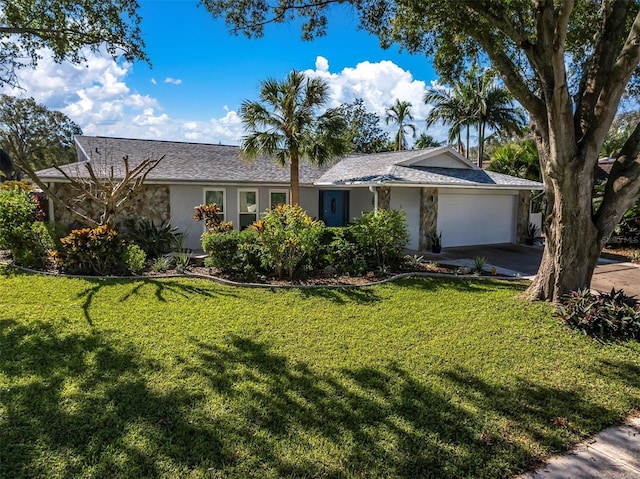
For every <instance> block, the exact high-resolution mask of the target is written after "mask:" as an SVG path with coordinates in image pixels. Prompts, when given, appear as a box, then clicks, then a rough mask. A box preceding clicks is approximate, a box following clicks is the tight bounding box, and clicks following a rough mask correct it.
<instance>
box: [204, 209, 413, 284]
mask: <svg viewBox="0 0 640 479" xmlns="http://www.w3.org/2000/svg"><path fill="white" fill-rule="evenodd" d="M407 241H408V233H407V222H406V217H405V214H404V213H400V212H397V211H392V210H379V211H378V212H376V213H373V212H372V213H365V214H364V215H363V216H362V218H360V219H358V220H355V222H354V223H353V224H352V225H349V226H346V227H344V228H327V227H325V226H324V224H323V223H322V222H320V221H314V220H312V219H311V217H310V216H309V215H308V214H307V213H306V212H305V211H304V210H303V209H302V208H301V207H299V206H289V205H281V206H277V207H276V208H273V209H271V210H268V211H267V212H265V213H264V215H263V216H262V218H261V219H259V220H258V221H256V222H255V223H253V224H252V225H251V226H250V227H249V229H248V230H245V231H227V232H219V231H217V230H216V229H210V230H209V231H207V232H206V233H204V234H203V235H202V249H203V250H204V251H205V252H207V253H208V254H209V257H208V258H207V260H206V265H207V266H210V267H214V268H216V269H218V270H219V271H221V272H222V273H224V274H238V273H240V274H241V275H242V276H243V277H245V278H248V277H253V276H255V275H256V274H257V273H265V274H275V275H277V276H278V277H283V276H285V275H286V276H287V277H288V278H289V279H292V278H294V277H297V276H299V275H300V274H302V273H303V272H305V271H306V272H310V271H319V270H322V269H323V268H325V267H326V266H332V267H334V268H335V269H336V270H337V272H338V273H340V274H348V275H349V274H356V275H358V274H363V273H365V272H367V271H373V270H380V269H386V268H389V267H393V266H395V265H397V264H398V263H399V262H400V261H401V259H402V253H403V249H404V247H405V246H406V244H407Z"/></svg>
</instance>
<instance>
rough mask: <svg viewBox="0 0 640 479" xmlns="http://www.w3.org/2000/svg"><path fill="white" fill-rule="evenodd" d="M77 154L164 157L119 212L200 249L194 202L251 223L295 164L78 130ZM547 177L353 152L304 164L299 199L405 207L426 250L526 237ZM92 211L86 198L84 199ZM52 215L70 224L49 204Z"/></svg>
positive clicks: (285, 184)
mask: <svg viewBox="0 0 640 479" xmlns="http://www.w3.org/2000/svg"><path fill="white" fill-rule="evenodd" d="M75 141H76V146H77V151H78V162H77V163H73V164H70V165H66V166H63V167H62V169H63V170H64V171H65V172H66V174H67V175H69V176H72V177H73V176H85V177H86V176H87V172H86V168H85V167H84V166H83V165H84V164H85V163H86V162H91V163H92V165H93V167H94V169H95V170H96V171H103V172H107V171H111V169H112V168H114V169H115V171H116V176H117V171H118V168H122V157H123V156H125V155H127V156H128V157H129V160H130V163H131V165H135V164H137V163H139V162H140V161H143V160H144V159H145V158H149V157H151V158H159V157H161V156H163V155H164V159H163V160H162V161H161V162H160V164H159V165H158V166H157V167H156V168H155V169H154V170H152V171H151V172H150V173H149V175H148V176H147V179H146V182H145V185H144V187H143V190H142V191H141V192H140V193H139V194H138V195H137V196H136V197H135V198H133V200H132V201H131V202H130V204H129V206H128V207H127V209H126V210H125V212H124V213H123V216H134V217H138V218H145V219H150V220H154V221H157V222H159V221H161V220H164V219H170V220H171V224H172V225H173V226H175V227H177V228H178V229H179V230H180V231H183V232H184V233H185V235H186V236H185V244H184V246H186V247H190V248H194V249H197V248H199V247H200V235H201V234H202V232H203V230H204V229H203V228H204V227H203V225H202V224H201V223H198V222H196V221H195V220H194V219H193V212H194V207H196V206H198V205H200V204H202V203H209V202H215V203H217V204H218V205H219V206H220V208H221V210H222V215H223V217H224V219H225V220H227V221H232V222H233V224H234V225H235V227H236V228H238V227H246V226H248V225H249V224H251V223H252V222H253V221H255V220H256V219H257V218H258V217H259V215H260V212H262V211H264V210H266V209H268V208H270V207H272V206H274V205H276V204H280V203H284V202H288V200H289V170H288V168H281V167H279V166H277V165H276V163H275V162H274V161H273V159H271V158H267V157H260V158H258V159H257V160H255V161H253V162H247V161H245V160H243V159H242V158H241V157H240V149H239V147H236V146H226V145H211V144H201V143H184V142H171V141H157V140H136V139H125V138H107V137H91V136H77V137H76V139H75ZM38 174H39V176H40V178H41V179H42V180H43V181H44V182H46V183H48V184H49V185H50V186H51V187H52V188H53V189H54V191H56V194H58V195H59V196H60V197H65V196H69V195H70V194H71V192H70V191H69V189H70V188H69V184H68V181H67V180H66V179H65V177H64V176H63V175H62V174H61V173H60V172H59V171H57V170H56V169H53V168H49V169H47V170H42V171H40V172H38ZM542 188H543V185H542V184H541V183H537V182H534V181H529V180H525V179H521V178H515V177H512V176H507V175H502V174H499V173H492V172H489V171H485V170H482V169H480V168H478V167H477V166H475V165H474V164H473V163H471V162H470V161H468V160H467V159H466V158H464V157H463V156H461V155H460V154H458V153H457V152H456V151H455V150H453V149H451V148H449V147H438V148H429V149H424V150H407V151H399V152H389V153H377V154H367V155H350V156H347V157H344V158H340V159H337V160H336V162H335V163H333V164H332V165H326V166H324V167H317V166H312V165H309V164H307V163H306V162H302V164H301V166H300V204H301V206H302V207H303V208H305V209H306V211H307V212H308V213H309V214H310V215H311V216H313V217H316V218H318V219H320V220H323V221H324V222H325V223H326V224H327V225H330V226H341V225H345V224H347V223H348V222H349V221H350V220H351V219H353V218H354V217H357V216H359V215H360V214H362V213H363V212H366V211H372V210H374V209H375V208H392V209H398V210H400V209H402V210H404V211H405V212H406V214H407V222H408V226H409V233H410V243H409V245H408V246H409V248H411V249H416V250H418V249H427V248H429V247H430V235H431V234H432V233H440V232H442V244H443V246H444V247H452V246H463V245H479V244H495V243H511V242H522V241H524V237H525V235H526V229H527V226H528V224H529V205H530V196H531V191H532V190H541V189H542ZM78 207H82V208H84V209H85V211H88V212H89V213H90V212H91V206H90V205H88V204H87V205H78ZM50 208H51V211H50V212H49V214H50V217H51V218H54V219H55V220H57V221H61V222H64V223H72V221H71V218H70V217H69V215H68V214H67V213H66V212H65V211H64V210H62V209H60V208H56V206H55V205H54V204H53V202H50Z"/></svg>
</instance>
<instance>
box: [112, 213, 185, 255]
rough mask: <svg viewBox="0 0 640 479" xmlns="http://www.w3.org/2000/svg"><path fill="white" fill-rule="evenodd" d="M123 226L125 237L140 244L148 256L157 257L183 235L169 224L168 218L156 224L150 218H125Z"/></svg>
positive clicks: (167, 250) (171, 247)
mask: <svg viewBox="0 0 640 479" xmlns="http://www.w3.org/2000/svg"><path fill="white" fill-rule="evenodd" d="M124 227H125V228H126V231H127V238H128V239H129V240H131V241H133V242H134V243H136V244H137V245H138V246H140V248H142V249H143V250H144V252H145V253H146V255H147V257H148V258H157V257H159V256H162V255H164V254H167V253H169V252H170V251H171V250H172V249H173V248H174V247H175V246H176V245H177V244H179V243H180V241H181V239H182V237H183V236H184V233H180V232H179V231H178V228H176V227H173V226H171V222H170V221H169V220H162V222H160V224H159V225H156V224H155V223H154V222H153V221H151V220H141V221H136V220H134V219H127V220H125V222H124Z"/></svg>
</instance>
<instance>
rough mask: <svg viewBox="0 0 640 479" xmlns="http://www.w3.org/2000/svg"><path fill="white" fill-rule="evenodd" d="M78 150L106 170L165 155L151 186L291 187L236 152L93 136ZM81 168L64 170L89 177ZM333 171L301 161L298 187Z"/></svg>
mask: <svg viewBox="0 0 640 479" xmlns="http://www.w3.org/2000/svg"><path fill="white" fill-rule="evenodd" d="M76 144H77V146H78V150H79V157H80V158H82V157H85V158H86V157H88V158H89V159H90V161H92V162H95V163H97V162H98V161H100V162H102V161H105V162H106V164H107V165H110V164H113V165H116V166H120V165H122V157H123V156H124V155H128V157H129V164H130V165H131V166H134V165H136V164H138V163H140V162H141V161H143V160H144V159H146V158H149V157H152V158H159V157H161V156H162V155H165V157H164V159H163V160H162V161H161V162H160V164H159V165H158V166H157V167H156V168H155V169H154V170H153V171H151V173H149V176H147V182H153V181H162V182H197V183H215V182H231V183H235V182H237V183H284V184H288V183H289V168H288V167H285V168H281V167H279V166H278V165H277V164H276V163H275V161H274V160H273V159H272V158H268V157H260V158H258V159H256V160H255V161H252V162H248V161H245V160H243V159H242V158H240V148H239V147H237V146H227V145H208V144H202V143H183V142H173V141H158V140H134V139H127V138H108V137H94V136H77V137H76ZM83 163H84V162H78V163H72V164H70V165H66V166H63V167H62V169H63V170H64V171H65V172H66V173H67V174H68V175H69V176H79V175H82V176H86V168H84V167H83V166H82V165H83ZM329 167H330V165H328V166H325V167H322V168H318V167H314V166H310V165H309V164H308V163H307V162H306V161H302V162H301V163H300V183H301V184H309V185H310V184H312V183H313V181H314V180H316V179H317V178H318V177H320V175H321V174H322V173H323V172H324V171H326V170H327V169H328V168H329ZM38 175H39V176H40V178H42V179H43V180H45V181H46V180H56V179H63V178H64V177H63V175H61V174H60V173H59V172H58V171H57V170H55V169H54V168H49V169H46V170H42V171H39V172H38Z"/></svg>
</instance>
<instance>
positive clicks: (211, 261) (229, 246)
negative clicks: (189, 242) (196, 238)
mask: <svg viewBox="0 0 640 479" xmlns="http://www.w3.org/2000/svg"><path fill="white" fill-rule="evenodd" d="M257 241H258V233H257V232H256V231H253V230H243V231H237V230H232V231H227V232H223V233H217V232H215V231H213V230H209V231H207V232H206V233H204V234H203V235H202V249H203V250H204V251H205V252H206V253H208V254H209V257H208V258H207V260H206V266H209V267H213V268H216V269H218V270H220V271H221V272H223V273H225V274H235V273H239V274H241V275H242V276H243V277H248V278H251V277H253V276H255V273H256V272H257V271H258V269H259V268H260V248H259V246H258V244H257Z"/></svg>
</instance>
